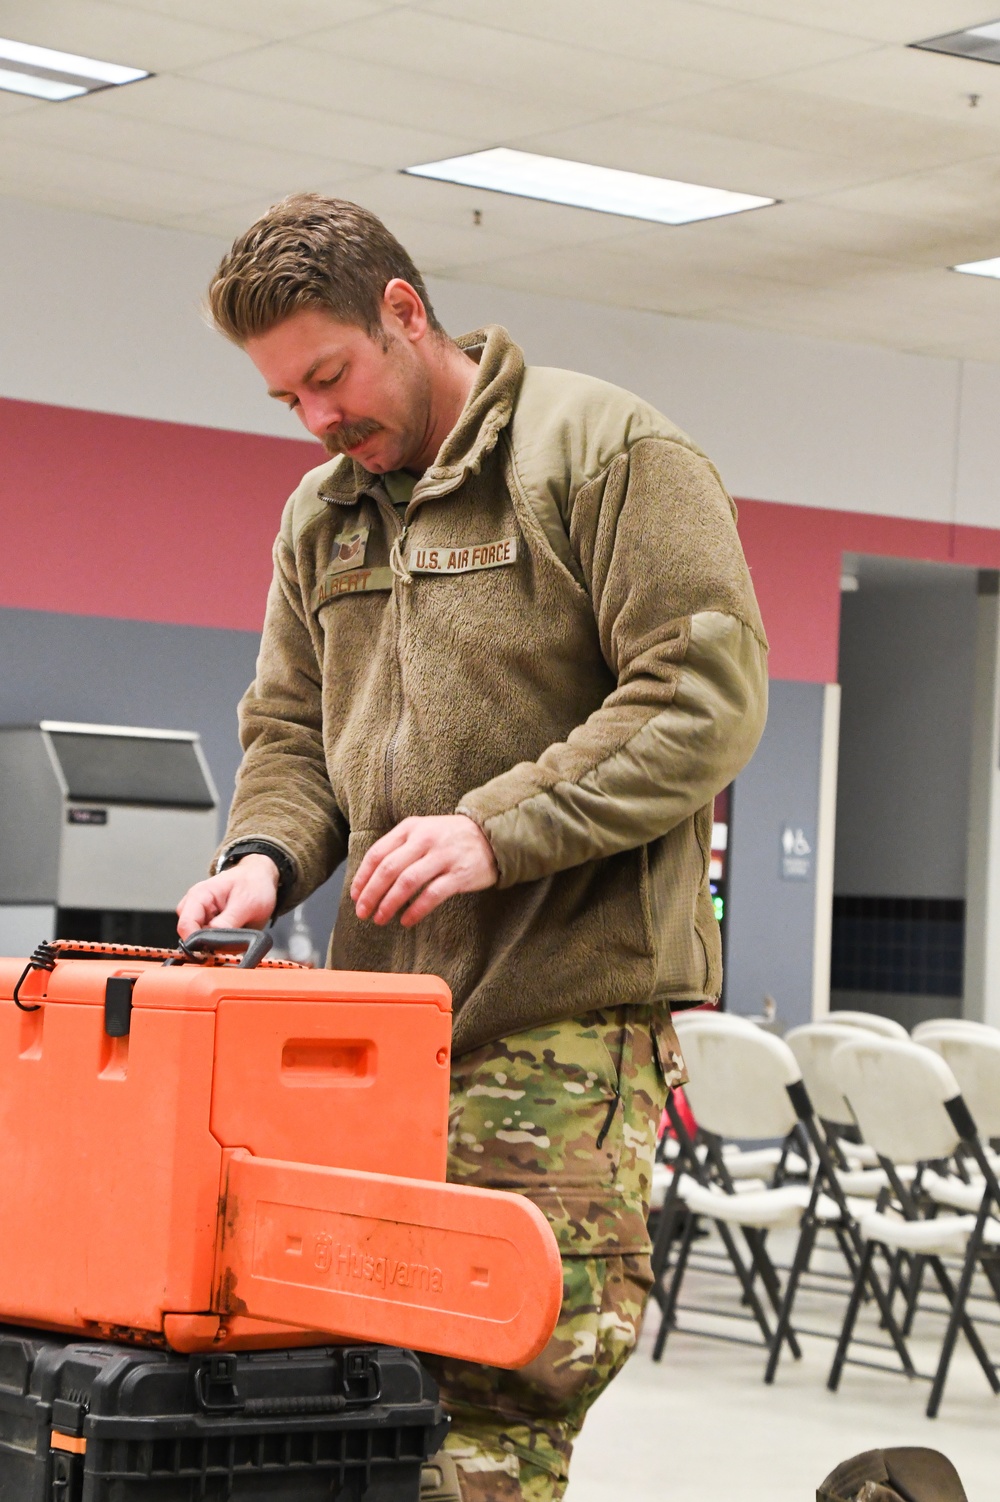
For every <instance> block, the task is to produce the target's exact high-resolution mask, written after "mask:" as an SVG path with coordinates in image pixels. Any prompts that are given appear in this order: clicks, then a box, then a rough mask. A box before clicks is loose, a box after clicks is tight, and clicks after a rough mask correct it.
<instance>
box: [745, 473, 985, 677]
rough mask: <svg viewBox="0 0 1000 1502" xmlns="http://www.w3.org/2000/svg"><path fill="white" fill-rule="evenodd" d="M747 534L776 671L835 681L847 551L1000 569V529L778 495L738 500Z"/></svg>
mask: <svg viewBox="0 0 1000 1502" xmlns="http://www.w3.org/2000/svg"><path fill="white" fill-rule="evenodd" d="M738 504H739V513H740V536H741V537H742V539H743V546H744V548H745V549H746V554H747V558H748V559H749V561H750V568H751V570H752V573H753V579H754V585H755V587H756V590H757V598H758V600H759V601H760V608H761V614H762V615H763V617H764V625H765V627H766V628H767V633H768V637H769V638H770V642H771V676H772V677H774V678H790V679H795V680H798V681H800V682H806V683H835V682H836V680H837V650H838V640H839V635H840V574H841V556H842V554H843V553H875V554H882V555H884V556H886V557H892V558H919V559H924V560H927V561H929V562H933V563H965V564H971V565H973V566H974V567H977V568H990V569H997V568H1000V531H994V530H992V529H988V528H985V527H954V526H950V525H948V524H947V523H945V522H918V521H907V520H906V519H905V518H899V517H892V516H868V515H865V514H863V513H860V512H855V511H823V510H819V509H818V508H814V507H811V506H783V505H778V504H776V503H775V502H773V501H746V500H741V501H740V502H739V503H738Z"/></svg>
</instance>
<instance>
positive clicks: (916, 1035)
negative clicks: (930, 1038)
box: [910, 1017, 1000, 1043]
mask: <svg viewBox="0 0 1000 1502" xmlns="http://www.w3.org/2000/svg"><path fill="white" fill-rule="evenodd" d="M939 1028H948V1029H949V1030H950V1031H952V1032H956V1033H982V1034H985V1035H986V1036H987V1037H989V1038H1000V1028H996V1027H993V1026H992V1024H991V1023H989V1022H973V1021H972V1019H971V1018H969V1017H929V1018H928V1019H927V1021H926V1022H918V1023H917V1025H916V1027H915V1028H914V1029H913V1031H912V1032H911V1033H910V1037H911V1039H912V1040H913V1042H914V1043H922V1042H923V1041H924V1038H925V1037H926V1036H927V1034H928V1033H934V1032H937V1031H938V1029H939Z"/></svg>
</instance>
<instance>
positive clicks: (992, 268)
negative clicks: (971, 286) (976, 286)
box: [951, 256, 1000, 279]
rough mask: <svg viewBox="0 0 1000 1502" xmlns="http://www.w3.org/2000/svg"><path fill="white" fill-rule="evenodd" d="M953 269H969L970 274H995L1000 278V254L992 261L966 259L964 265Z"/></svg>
mask: <svg viewBox="0 0 1000 1502" xmlns="http://www.w3.org/2000/svg"><path fill="white" fill-rule="evenodd" d="M951 269H952V271H967V272H968V274H969V275H970V276H994V277H997V278H998V279H1000V256H994V257H993V259H992V261H966V263H965V265H964V266H953V267H952V268H951Z"/></svg>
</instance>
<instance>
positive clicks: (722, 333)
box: [0, 199, 1000, 526]
mask: <svg viewBox="0 0 1000 1502" xmlns="http://www.w3.org/2000/svg"><path fill="white" fill-rule="evenodd" d="M224 249H225V246H224V244H223V243H222V242H221V241H215V240H213V239H211V238H209V237H204V236H199V235H192V234H186V233H181V232H178V231H174V230H162V229H155V228H150V227H148V226H144V225H138V224H131V223H126V222H123V221H118V220H112V219H105V218H100V217H97V216H91V215H85V214H74V213H70V212H67V211H63V210H58V209H52V208H44V207H41V206H38V205H34V204H28V203H23V202H20V201H18V200H14V199H6V200H4V199H0V281H2V285H3V287H4V289H5V292H4V312H3V318H2V320H0V396H8V397H18V398H22V399H25V400H29V401H37V402H51V403H55V404H57V405H64V406H71V407H83V408H91V409H95V410H98V411H110V412H121V413H125V414H129V415H133V416H140V417H158V418H164V419H169V420H172V421H176V422H189V423H200V424H203V425H205V426H208V427H223V428H234V429H237V430H243V431H247V432H256V433H276V434H284V435H287V436H293V435H294V436H298V430H297V425H296V424H295V423H294V419H290V418H289V417H288V415H287V414H286V413H284V412H283V411H282V410H280V409H278V408H277V407H276V405H275V404H273V403H271V402H269V401H268V400H267V399H266V398H265V397H264V396H263V394H262V392H261V391H260V388H259V382H258V378H257V376H256V374H255V372H254V371H253V370H252V368H251V367H250V366H249V364H248V362H246V361H245V360H244V359H243V358H242V357H241V356H240V355H239V353H238V351H236V350H234V349H232V348H231V347H230V346H228V345H227V344H226V343H225V341H224V340H222V339H220V338H219V337H218V336H217V335H213V334H212V333H210V332H209V331H208V330H207V329H206V328H205V327H204V326H203V324H202V323H201V321H200V319H199V316H198V305H199V300H200V298H201V295H202V292H203V290H204V287H205V284H206V282H207V279H208V277H209V275H210V273H211V271H212V268H213V267H214V265H215V263H216V261H217V260H218V257H219V255H220V254H221V253H222V251H223V250H224ZM432 293H433V296H434V298H435V301H436V304H437V307H438V311H439V313H440V315H441V317H442V318H443V320H444V322H445V324H446V325H447V326H448V327H449V328H451V329H452V330H453V331H455V332H459V331H460V330H462V329H464V328H469V327H473V326H475V325H476V324H478V323H481V322H486V321H489V320H494V321H498V322H503V323H506V324H507V326H508V327H509V328H510V329H511V331H512V333H513V334H514V335H515V337H516V338H518V339H519V340H520V341H521V342H522V343H523V344H524V346H525V348H526V350H527V353H528V356H529V358H530V359H532V360H534V361H536V362H539V363H547V364H555V365H568V366H571V367H575V368H577V369H582V370H587V371H590V372H592V373H593V374H595V375H600V376H603V377H604V378H605V379H607V380H611V381H615V382H618V383H619V384H622V385H625V386H628V387H630V388H631V389H633V390H635V391H637V392H639V393H640V394H641V395H643V396H645V397H646V398H648V399H649V400H651V401H652V402H654V403H655V404H656V405H657V406H659V407H660V408H661V409H662V410H664V411H665V412H666V413H667V414H668V415H669V416H670V417H672V418H673V419H674V420H675V421H677V422H679V423H680V424H681V425H682V426H683V427H685V428H687V429H688V431H689V432H690V433H691V434H692V435H693V436H694V437H695V438H696V439H697V440H698V442H700V443H701V444H702V446H703V447H704V448H705V449H707V450H708V452H709V453H710V454H711V455H712V456H713V458H715V459H716V461H717V462H718V464H719V465H720V467H721V468H722V471H723V474H724V476H725V478H726V481H727V483H728V484H729V486H730V488H731V489H732V490H733V491H735V492H736V493H737V494H740V495H744V496H751V497H756V498H758V499H763V500H778V501H787V502H793V503H795V504H798V505H803V506H827V507H833V508H837V509H843V510H849V511H870V512H876V513H881V514H884V515H893V516H908V517H919V518H923V519H926V520H935V521H945V522H951V521H956V522H963V523H972V524H977V525H981V526H1000V505H998V502H997V495H996V482H995V476H996V474H997V473H998V472H1000V423H998V422H997V421H996V413H997V410H998V407H1000V367H997V366H982V365H971V364H967V365H960V364H959V363H958V362H955V361H949V360H940V359H931V358H927V357H922V356H914V355H896V354H893V353H891V352H889V351H886V350H880V349H875V348H867V347H862V346H858V345H850V344H838V343H833V342H826V341H821V340H816V339H806V338H801V337H794V336H786V335H780V334H769V333H765V332H758V331H754V330H750V329H742V328H736V327H731V326H729V325H723V324H711V323H703V322H693V321H685V320H682V319H670V318H664V317H662V316H660V315H659V314H651V313H639V312H634V313H633V312H627V311H621V310H618V309H613V308H605V307H599V306H594V305H588V304H585V303H578V302H573V301H571V300H569V299H565V300H561V299H557V298H548V297H542V296H538V295H536V294H530V293H518V292H512V291H509V290H504V289H499V288H490V287H486V286H479V285H475V284H472V283H465V282H451V281H434V282H432Z"/></svg>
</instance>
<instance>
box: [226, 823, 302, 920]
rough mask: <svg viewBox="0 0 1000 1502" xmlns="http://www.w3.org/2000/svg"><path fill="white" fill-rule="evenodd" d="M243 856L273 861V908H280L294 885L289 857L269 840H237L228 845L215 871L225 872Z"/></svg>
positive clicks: (292, 869)
mask: <svg viewBox="0 0 1000 1502" xmlns="http://www.w3.org/2000/svg"><path fill="white" fill-rule="evenodd" d="M245 855H266V856H268V857H269V858H270V859H271V860H273V861H274V864H275V865H276V866H277V868H278V893H277V901H276V902H275V907H276V908H277V907H280V905H281V903H282V902H283V901H284V899H285V897H286V896H287V895H288V893H289V892H290V891H291V889H292V887H293V886H294V885H295V867H294V865H293V864H292V861H291V857H290V856H287V855H286V854H285V852H284V851H283V850H282V848H281V846H280V845H272V844H271V842H270V840H237V841H236V843H235V844H233V845H230V847H229V849H228V850H227V851H226V853H225V855H224V856H223V857H222V859H221V860H220V862H219V864H218V865H217V866H216V868H215V869H216V871H217V872H218V871H227V870H228V869H229V867H230V866H235V865H237V864H238V863H239V862H240V861H241V860H242V859H243V857H244V856H245Z"/></svg>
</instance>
